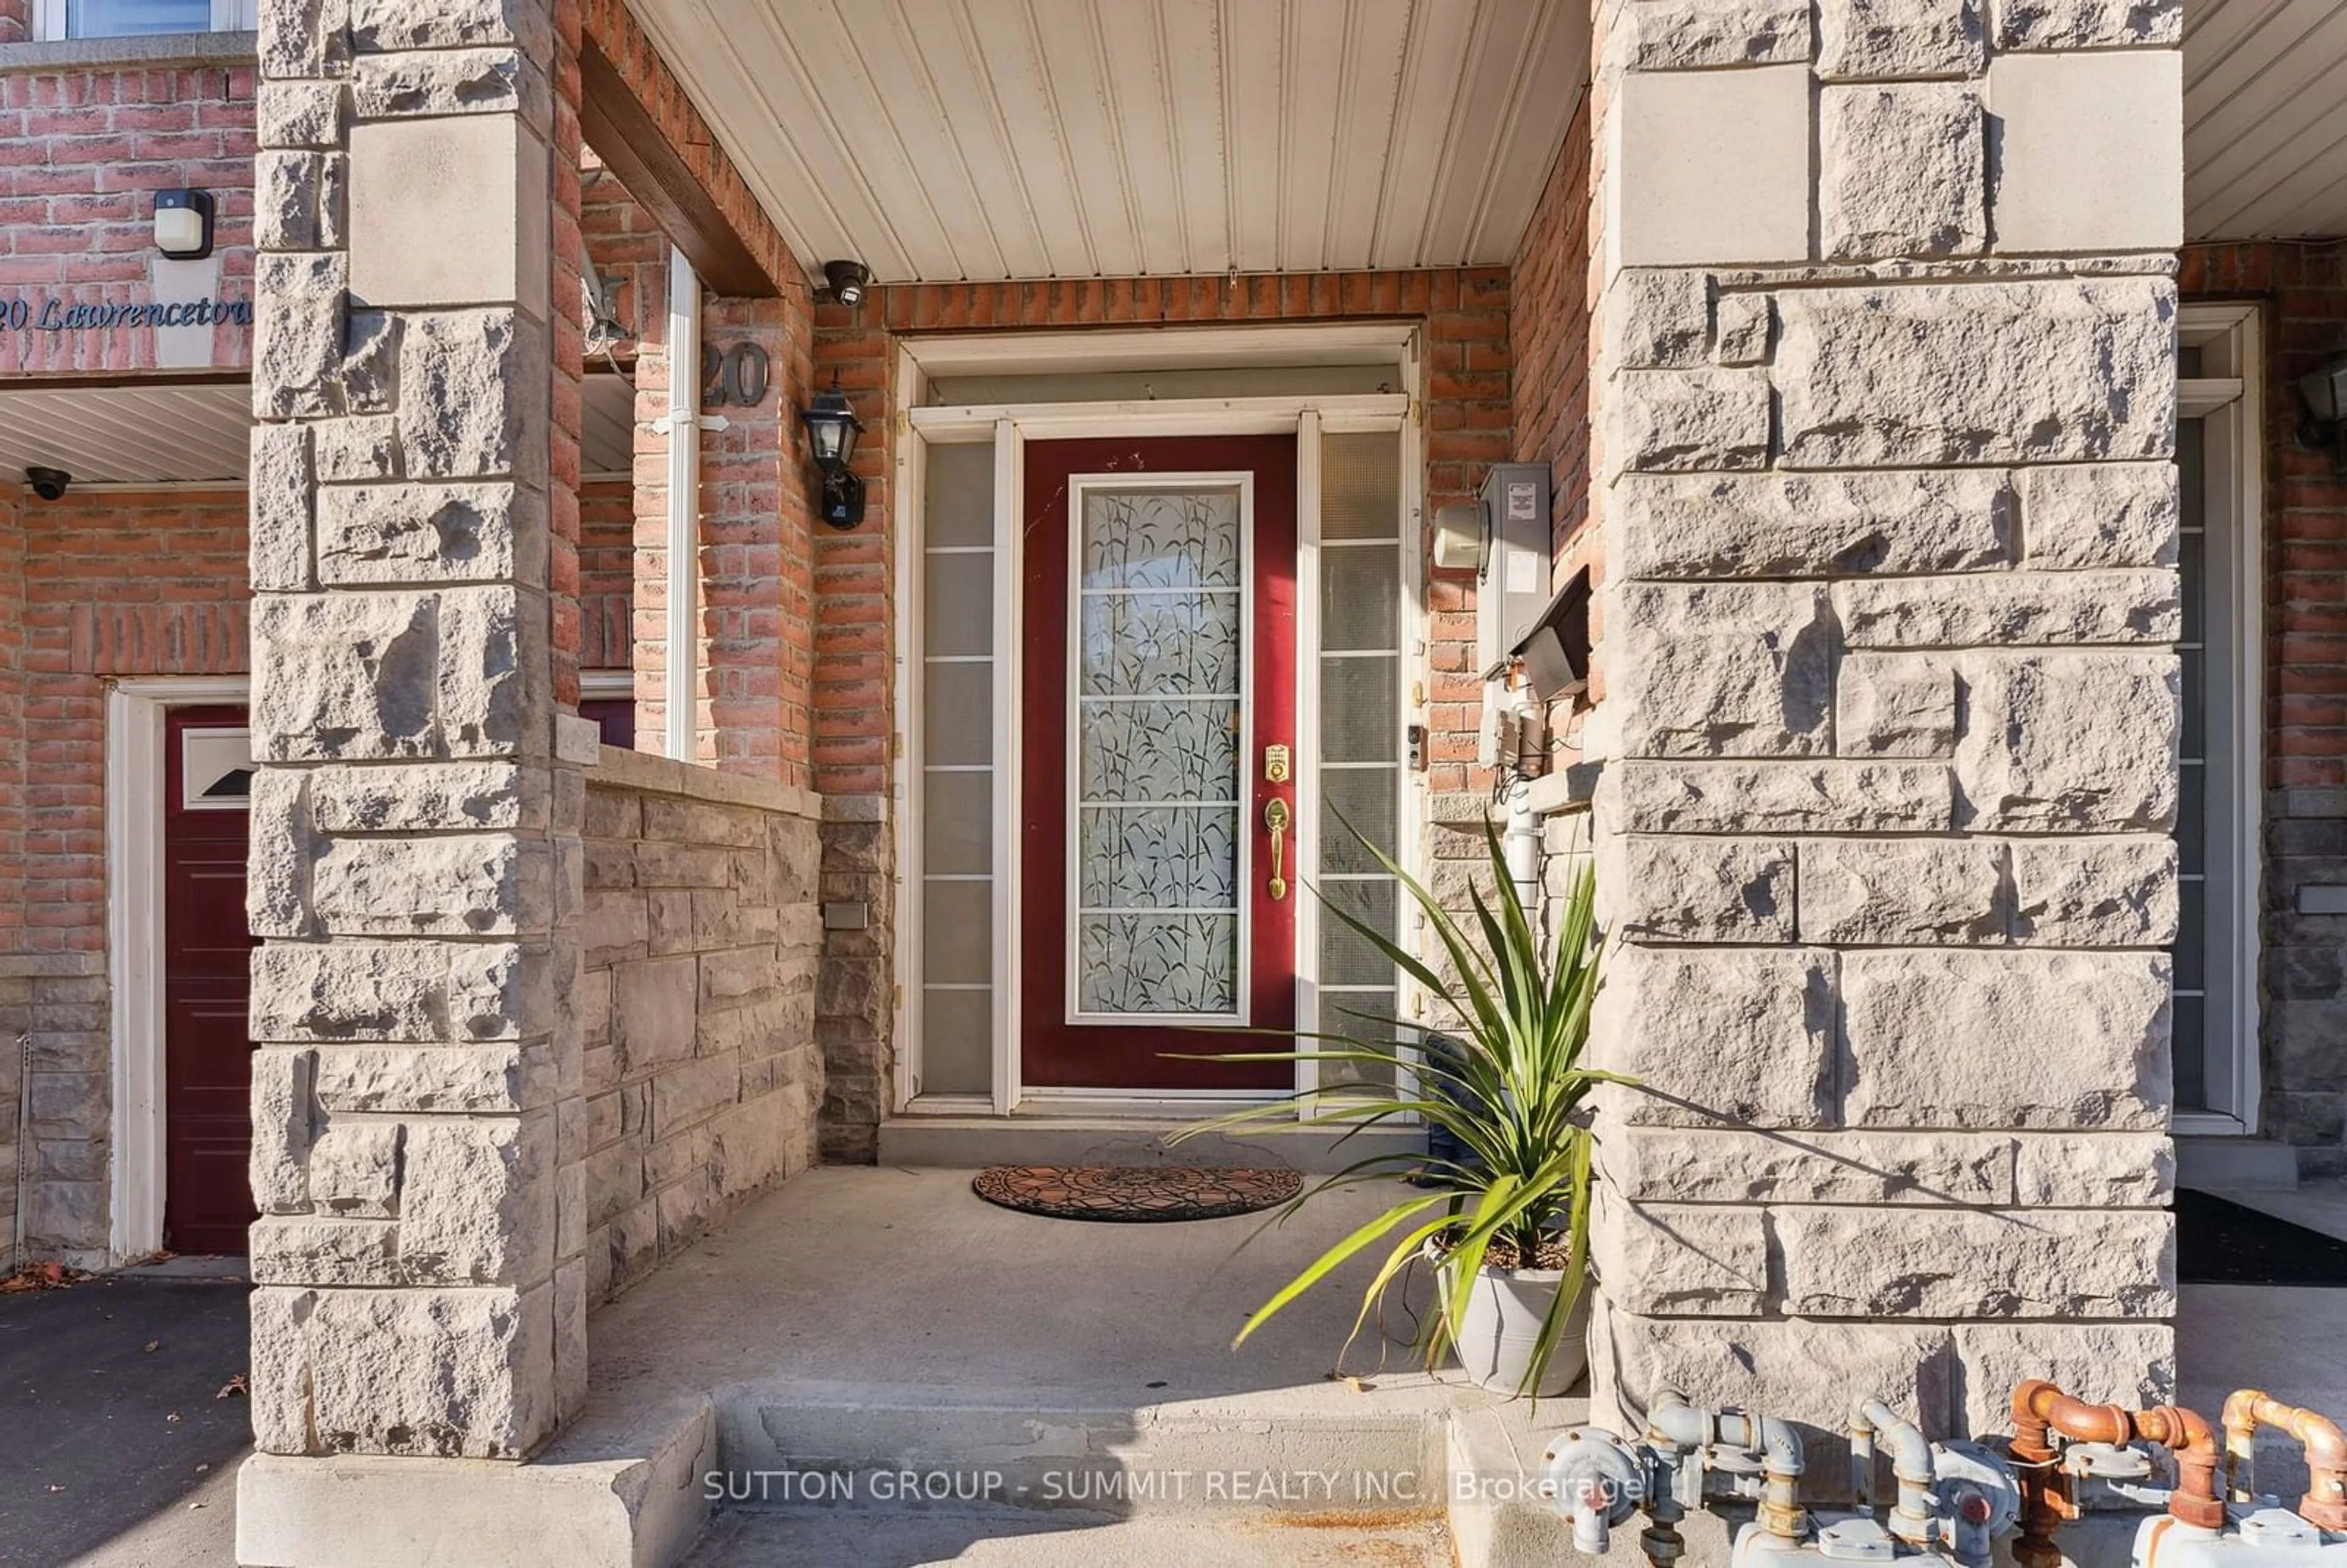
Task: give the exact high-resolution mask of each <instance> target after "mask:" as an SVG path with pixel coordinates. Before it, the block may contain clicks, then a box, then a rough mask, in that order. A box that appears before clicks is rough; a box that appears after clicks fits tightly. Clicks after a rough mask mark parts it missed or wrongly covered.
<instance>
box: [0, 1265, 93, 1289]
mask: <svg viewBox="0 0 2347 1568" xmlns="http://www.w3.org/2000/svg"><path fill="white" fill-rule="evenodd" d="M89 1277H91V1276H90V1274H89V1272H88V1271H87V1269H79V1268H67V1266H65V1265H64V1264H61V1263H55V1262H51V1263H28V1264H26V1266H24V1267H22V1268H20V1269H18V1270H17V1271H16V1272H15V1273H14V1274H12V1275H9V1276H7V1277H6V1278H5V1279H0V1296H13V1295H15V1294H16V1293H17V1292H19V1291H25V1290H63V1289H64V1288H65V1287H66V1286H68V1285H79V1284H80V1283H81V1282H82V1281H83V1280H85V1279H87V1278H89Z"/></svg>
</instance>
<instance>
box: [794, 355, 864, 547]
mask: <svg viewBox="0 0 2347 1568" xmlns="http://www.w3.org/2000/svg"><path fill="white" fill-rule="evenodd" d="M799 420H800V422H801V423H802V424H804V425H805V426H806V432H807V446H809V447H810V448H812V449H813V451H814V453H815V467H816V468H817V469H819V470H820V471H821V472H822V474H823V520H824V521H825V522H826V523H829V524H830V525H831V526H832V527H833V528H854V527H855V526H856V524H858V523H860V522H862V521H863V520H864V481H863V480H862V479H860V478H858V477H856V475H854V474H851V473H849V472H848V467H847V466H848V465H849V464H850V463H853V462H854V461H855V460H856V437H857V436H861V435H863V434H864V422H863V421H862V420H860V419H858V418H856V410H855V409H853V408H851V407H849V406H848V405H847V394H846V393H844V392H842V391H840V390H839V372H837V371H833V372H832V373H831V390H830V391H828V392H825V393H823V394H821V395H819V396H817V397H816V398H815V405H814V406H813V407H811V408H808V409H806V410H805V411H803V412H802V413H801V414H800V415H799Z"/></svg>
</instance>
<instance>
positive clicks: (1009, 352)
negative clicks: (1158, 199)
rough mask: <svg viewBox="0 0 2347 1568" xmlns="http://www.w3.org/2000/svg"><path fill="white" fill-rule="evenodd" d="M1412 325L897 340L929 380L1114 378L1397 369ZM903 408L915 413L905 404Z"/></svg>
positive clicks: (1175, 329) (1392, 323)
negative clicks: (1340, 367)
mask: <svg viewBox="0 0 2347 1568" xmlns="http://www.w3.org/2000/svg"><path fill="white" fill-rule="evenodd" d="M1417 332H1418V323H1415V322H1409V321H1390V322H1340V323H1285V324H1279V325H1270V326H1260V325H1258V326H1182V327H1140V328H1135V329H1132V330H1116V331H1102V330H1099V329H1094V328H1087V329H1084V330H1081V331H1076V332H1024V333H969V334H964V335H960V336H943V335H941V336H938V337H907V338H899V339H898V340H897V342H898V343H899V345H900V348H901V350H902V352H903V354H904V355H905V357H906V358H907V359H908V360H910V361H911V362H912V363H913V364H915V365H916V366H917V368H918V369H919V371H920V373H921V374H924V375H927V376H951V375H971V374H985V375H1048V374H1053V373H1055V372H1074V371H1090V372H1095V373H1099V374H1112V373H1116V372H1120V371H1144V370H1190V369H1198V370H1223V369H1232V368H1236V367H1239V366H1246V367H1250V368H1269V367H1282V366H1286V367H1294V366H1301V365H1330V364H1402V363H1403V362H1404V361H1405V360H1406V359H1407V357H1408V356H1409V349H1410V344H1411V343H1412V341H1413V340H1414V339H1415V337H1416V335H1417ZM904 406H907V407H909V406H913V405H904Z"/></svg>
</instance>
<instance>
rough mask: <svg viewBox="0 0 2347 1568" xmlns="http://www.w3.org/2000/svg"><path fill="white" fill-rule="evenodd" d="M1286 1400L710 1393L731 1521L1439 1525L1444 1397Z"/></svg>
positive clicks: (1444, 1467) (1043, 1393)
mask: <svg viewBox="0 0 2347 1568" xmlns="http://www.w3.org/2000/svg"><path fill="white" fill-rule="evenodd" d="M1391 1392H1394V1393H1397V1394H1398V1395H1399V1397H1398V1398H1391V1399H1389V1398H1388V1397H1386V1395H1385V1394H1384V1393H1381V1394H1380V1395H1379V1397H1378V1400H1377V1401H1376V1403H1375V1404H1374V1405H1371V1404H1370V1402H1369V1401H1368V1399H1365V1397H1364V1396H1362V1395H1360V1394H1358V1393H1355V1392H1352V1391H1351V1390H1349V1389H1348V1388H1346V1386H1344V1385H1342V1384H1330V1385H1327V1386H1326V1387H1325V1388H1310V1389H1286V1390H1278V1391H1276V1396H1274V1397H1266V1395H1265V1394H1263V1393H1260V1392H1257V1393H1250V1394H1247V1395H1245V1396H1224V1397H1205V1398H1195V1399H1184V1398H1168V1399H1150V1398H1148V1397H1147V1396H1143V1398H1141V1399H1135V1398H1134V1397H1133V1393H1132V1392H1131V1391H1130V1390H1075V1389H1004V1390H998V1391H992V1392H989V1391H984V1390H966V1389H940V1388H938V1387H936V1386H934V1385H913V1384H908V1385H901V1386H896V1387H889V1386H885V1385H873V1384H840V1385H835V1386H831V1387H825V1386H823V1385H819V1384H810V1383H808V1382H806V1381H804V1380H793V1381H790V1382H782V1383H774V1384H764V1385H760V1384H736V1385H733V1386H730V1387H727V1388H723V1389H718V1390H717V1391H716V1395H715V1409H716V1439H717V1445H716V1446H717V1468H718V1470H719V1471H721V1472H722V1475H723V1488H722V1493H721V1494H719V1495H716V1496H714V1497H712V1501H713V1502H714V1503H715V1505H716V1506H718V1507H720V1508H725V1509H743V1510H757V1511H767V1512H795V1513H805V1512H837V1511H838V1510H840V1509H842V1508H850V1507H858V1508H873V1507H877V1508H881V1509H886V1510H895V1509H897V1508H900V1507H917V1506H929V1507H948V1508H958V1509H961V1510H964V1511H976V1512H983V1513H989V1514H991V1513H995V1512H1001V1513H1005V1514H1032V1513H1049V1512H1055V1511H1057V1512H1067V1511H1070V1510H1079V1511H1081V1510H1099V1509H1106V1510H1107V1511H1109V1512H1113V1513H1116V1514H1118V1515H1120V1516H1125V1515H1130V1516H1151V1517H1154V1516H1161V1515H1169V1516H1180V1515H1190V1514H1201V1513H1232V1512H1276V1513H1281V1514H1296V1515H1317V1514H1329V1515H1336V1516H1358V1515H1381V1516H1382V1515H1391V1514H1393V1513H1395V1512H1396V1511H1400V1512H1404V1513H1409V1512H1426V1513H1430V1514H1431V1513H1440V1511H1441V1509H1442V1508H1443V1506H1444V1502H1443V1499H1444V1494H1445V1489H1446V1481H1447V1476H1448V1466H1449V1463H1450V1447H1449V1439H1448V1422H1447V1421H1446V1419H1444V1409H1443V1405H1442V1399H1441V1394H1440V1389H1437V1388H1435V1387H1434V1386H1432V1385H1428V1386H1427V1387H1426V1388H1425V1389H1423V1390H1422V1391H1421V1390H1419V1389H1400V1390H1393V1391H1391Z"/></svg>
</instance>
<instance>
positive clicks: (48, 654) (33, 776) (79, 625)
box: [19, 490, 251, 953]
mask: <svg viewBox="0 0 2347 1568" xmlns="http://www.w3.org/2000/svg"><path fill="white" fill-rule="evenodd" d="M19 516H20V518H21V519H22V521H23V524H24V539H25V544H24V571H25V651H24V664H25V671H26V679H25V699H24V702H25V721H26V735H25V746H24V779H25V805H26V815H25V834H24V845H25V850H24V858H23V865H24V867H25V876H26V888H25V924H26V931H25V933H24V938H23V941H22V944H21V946H20V949H19V950H21V951H26V952H36V953H52V952H89V953H95V952H99V951H102V950H103V949H104V948H105V946H106V843H105V829H106V798H105V796H106V707H105V697H106V693H105V684H104V680H103V678H104V677H106V676H109V675H232V674H241V673H242V672H243V671H245V670H246V669H247V667H248V665H247V651H246V641H245V606H246V603H247V601H248V600H249V599H250V597H251V595H250V592H249V590H248V589H247V588H246V586H245V582H246V569H245V497H244V493H243V492H242V491H241V490H233V491H216V492H191V491H170V490H159V491H149V492H139V493H136V494H123V493H117V494H101V495H87V494H86V493H82V494H74V495H69V496H67V498H66V499H64V500H62V501H56V502H43V501H37V500H31V499H26V500H22V501H20V503H19Z"/></svg>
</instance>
